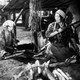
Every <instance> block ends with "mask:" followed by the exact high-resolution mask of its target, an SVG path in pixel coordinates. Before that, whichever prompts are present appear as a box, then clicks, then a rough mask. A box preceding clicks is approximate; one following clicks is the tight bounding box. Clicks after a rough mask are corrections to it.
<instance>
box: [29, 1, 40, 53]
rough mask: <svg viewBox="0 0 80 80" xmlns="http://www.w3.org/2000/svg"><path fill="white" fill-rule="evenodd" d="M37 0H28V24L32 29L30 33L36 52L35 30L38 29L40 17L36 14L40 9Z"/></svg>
mask: <svg viewBox="0 0 80 80" xmlns="http://www.w3.org/2000/svg"><path fill="white" fill-rule="evenodd" d="M38 4H39V0H30V4H29V8H30V15H29V26H28V27H30V28H31V31H32V35H33V38H34V42H35V45H36V50H35V51H36V52H37V51H38V40H37V32H38V31H39V26H40V25H39V23H40V22H39V21H40V18H39V16H38V13H37V12H38V11H39V9H40V6H39V5H38Z"/></svg>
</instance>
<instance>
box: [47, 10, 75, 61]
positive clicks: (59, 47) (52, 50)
mask: <svg viewBox="0 0 80 80" xmlns="http://www.w3.org/2000/svg"><path fill="white" fill-rule="evenodd" d="M65 17H66V15H65V13H64V12H63V11H62V10H61V9H59V10H57V11H56V13H55V20H56V21H55V22H52V23H51V24H49V26H48V29H47V31H46V37H47V38H48V39H49V41H50V43H49V45H48V46H47V50H46V53H47V54H48V55H49V56H54V57H55V58H56V60H57V61H58V62H61V61H65V60H66V59H67V58H69V57H71V56H72V55H74V54H75V50H74V49H73V48H69V43H71V44H72V43H73V42H75V40H74V37H73V30H72V28H71V27H69V28H67V27H68V25H67V24H66V23H65ZM72 46H73V45H72Z"/></svg>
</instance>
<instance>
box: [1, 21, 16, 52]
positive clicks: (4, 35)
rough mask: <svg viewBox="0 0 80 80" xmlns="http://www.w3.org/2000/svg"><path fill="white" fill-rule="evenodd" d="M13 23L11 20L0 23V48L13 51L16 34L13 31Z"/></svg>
mask: <svg viewBox="0 0 80 80" xmlns="http://www.w3.org/2000/svg"><path fill="white" fill-rule="evenodd" d="M14 26H15V23H14V22H13V21H11V20H7V21H5V22H4V23H3V25H2V31H1V33H0V49H1V51H6V52H9V53H13V51H14V46H16V45H17V43H16V36H15V32H14Z"/></svg>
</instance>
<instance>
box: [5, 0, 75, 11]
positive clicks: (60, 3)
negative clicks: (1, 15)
mask: <svg viewBox="0 0 80 80" xmlns="http://www.w3.org/2000/svg"><path fill="white" fill-rule="evenodd" d="M39 1H41V7H42V9H52V8H54V7H67V6H68V5H69V4H71V3H73V2H74V1H75V0H39ZM25 2H26V9H29V2H30V0H12V1H11V2H10V3H9V4H8V5H7V6H6V7H5V10H20V9H22V8H23V6H24V3H25Z"/></svg>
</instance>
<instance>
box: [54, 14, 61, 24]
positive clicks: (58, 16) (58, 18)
mask: <svg viewBox="0 0 80 80" xmlns="http://www.w3.org/2000/svg"><path fill="white" fill-rule="evenodd" d="M55 20H56V22H57V23H59V22H61V20H60V15H59V14H57V13H56V14H55Z"/></svg>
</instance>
